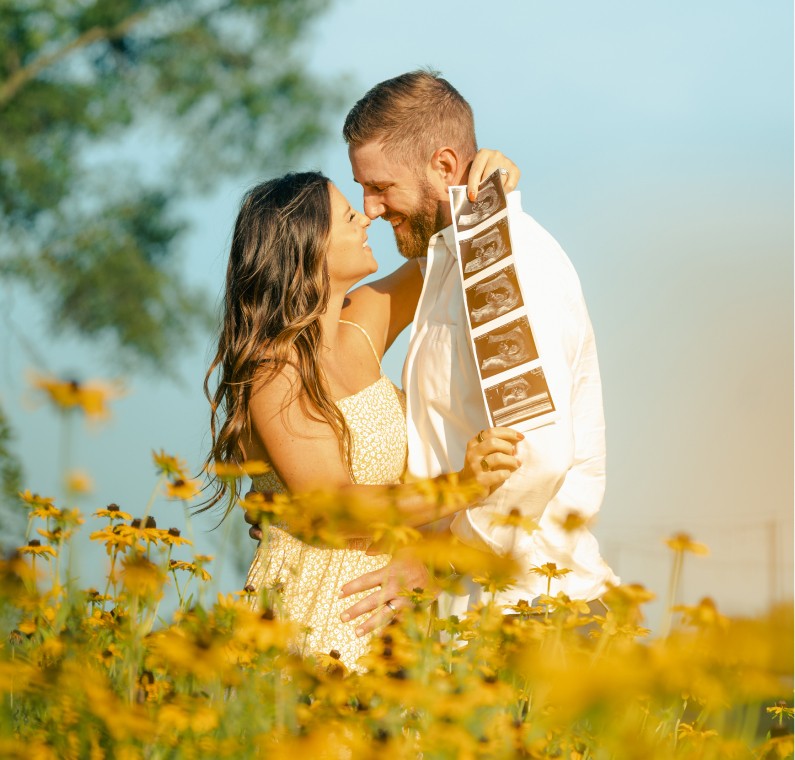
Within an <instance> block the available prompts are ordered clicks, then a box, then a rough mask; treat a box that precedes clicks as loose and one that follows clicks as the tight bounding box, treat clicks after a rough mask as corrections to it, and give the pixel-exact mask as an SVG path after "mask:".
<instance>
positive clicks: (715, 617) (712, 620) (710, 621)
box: [674, 596, 729, 628]
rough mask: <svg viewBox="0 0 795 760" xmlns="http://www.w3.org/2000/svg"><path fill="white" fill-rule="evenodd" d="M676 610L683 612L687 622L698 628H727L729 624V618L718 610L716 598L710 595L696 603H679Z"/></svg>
mask: <svg viewBox="0 0 795 760" xmlns="http://www.w3.org/2000/svg"><path fill="white" fill-rule="evenodd" d="M674 612H681V613H682V618H683V620H684V621H685V622H686V623H688V624H689V625H693V626H696V627H698V628H712V627H718V628H726V626H728V624H729V618H727V617H726V616H725V615H721V614H720V612H718V607H717V605H716V604H715V602H714V600H713V599H711V598H710V597H708V596H705V597H704V598H703V599H701V601H700V602H699V603H698V604H696V605H692V606H689V605H684V604H679V605H677V606H675V607H674Z"/></svg>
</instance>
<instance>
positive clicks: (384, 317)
mask: <svg viewBox="0 0 795 760" xmlns="http://www.w3.org/2000/svg"><path fill="white" fill-rule="evenodd" d="M421 291H422V272H421V271H420V262H419V260H418V259H411V260H410V261H407V262H406V263H405V264H403V265H402V266H400V267H398V268H397V269H396V270H395V271H394V272H392V273H391V274H388V275H387V276H386V277H381V278H380V279H378V280H374V281H372V282H368V283H367V284H366V285H360V286H359V287H358V288H355V289H354V290H352V291H351V292H350V293H348V295H347V296H346V297H345V304H344V305H343V307H342V318H343V319H349V320H350V321H351V322H356V323H358V324H360V325H361V326H362V327H363V328H364V329H365V330H366V331H367V334H368V335H369V336H370V337H371V339H372V340H373V342H374V344H375V348H376V350H377V351H378V352H379V354H380V356H383V355H384V354H385V353H386V352H387V349H388V348H389V347H390V346H391V345H392V343H394V341H395V338H397V336H398V335H400V333H401V332H403V330H404V329H405V328H406V327H407V326H408V325H409V324H410V323H411V321H412V320H413V319H414V312H415V310H416V308H417V301H419V298H420V292H421Z"/></svg>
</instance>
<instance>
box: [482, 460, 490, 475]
mask: <svg viewBox="0 0 795 760" xmlns="http://www.w3.org/2000/svg"><path fill="white" fill-rule="evenodd" d="M480 468H481V469H482V470H483V472H488V471H489V470H490V469H491V467H489V463H488V462H487V461H486V457H483V459H481V460H480Z"/></svg>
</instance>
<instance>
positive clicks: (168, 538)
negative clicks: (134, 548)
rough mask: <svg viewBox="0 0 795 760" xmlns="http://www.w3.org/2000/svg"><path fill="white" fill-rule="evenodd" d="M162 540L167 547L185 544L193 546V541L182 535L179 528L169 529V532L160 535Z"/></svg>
mask: <svg viewBox="0 0 795 760" xmlns="http://www.w3.org/2000/svg"><path fill="white" fill-rule="evenodd" d="M160 540H161V541H162V542H163V543H164V544H166V546H182V545H183V544H187V545H188V546H193V542H192V541H189V540H188V539H187V538H183V537H182V535H180V532H179V528H169V529H168V530H167V531H164V532H163V533H161V535H160Z"/></svg>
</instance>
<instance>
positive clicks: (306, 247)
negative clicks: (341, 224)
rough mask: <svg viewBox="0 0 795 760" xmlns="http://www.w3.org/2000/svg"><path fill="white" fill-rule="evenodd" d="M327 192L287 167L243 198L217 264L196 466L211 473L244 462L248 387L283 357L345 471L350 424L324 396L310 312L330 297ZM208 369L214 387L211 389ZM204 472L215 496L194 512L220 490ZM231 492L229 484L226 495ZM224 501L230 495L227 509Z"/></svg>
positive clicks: (315, 179)
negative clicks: (205, 448)
mask: <svg viewBox="0 0 795 760" xmlns="http://www.w3.org/2000/svg"><path fill="white" fill-rule="evenodd" d="M329 189H330V182H329V180H328V178H327V177H325V176H323V175H322V174H320V173H317V172H303V173H291V174H286V175H285V176H283V177H279V178H278V179H273V180H270V181H269V182H264V183H262V184H261V185H257V186H256V187H254V188H253V189H252V190H250V191H249V192H248V193H247V194H246V196H245V197H244V199H243V203H242V204H241V207H240V212H239V213H238V215H237V221H236V222H235V230H234V237H233V239H232V245H231V249H230V252H229V265H228V267H227V270H226V289H225V294H224V302H223V318H222V323H221V333H220V337H219V339H218V350H217V351H216V354H215V357H214V358H213V361H212V363H211V364H210V368H209V370H208V371H207V375H206V377H205V379H204V393H205V395H206V396H207V399H208V401H209V402H210V410H211V411H210V432H211V434H212V448H211V449H210V453H209V455H208V456H207V460H206V462H205V465H206V467H207V469H208V471H210V472H211V473H212V465H213V464H214V463H215V462H224V463H237V464H242V463H243V462H244V461H245V458H246V451H245V445H244V442H245V440H246V438H247V437H248V436H250V435H251V433H252V427H251V420H250V417H249V401H250V399H251V393H252V389H253V387H254V385H255V383H256V384H257V385H258V386H259V385H260V383H265V384H267V382H268V381H269V379H270V378H272V377H274V376H275V375H276V374H277V373H278V372H280V371H281V369H282V368H283V367H284V366H286V365H288V364H289V365H292V366H293V367H294V368H295V369H296V370H297V372H298V376H299V378H300V381H301V389H300V392H299V399H300V403H301V404H302V407H303V409H304V411H305V413H306V414H308V415H309V416H311V417H313V418H314V419H318V420H321V421H325V422H327V423H328V424H329V425H331V427H332V429H333V430H334V431H335V433H336V434H337V437H338V438H339V441H340V452H341V454H342V456H343V458H344V460H345V461H346V462H347V463H348V468H349V470H350V456H349V452H350V450H351V439H350V431H349V430H348V427H347V425H346V424H345V419H344V418H343V416H342V413H341V412H340V410H339V409H338V408H337V406H336V405H335V404H334V401H333V399H332V398H331V396H330V394H329V391H328V387H327V384H326V382H325V378H324V375H323V371H322V368H321V366H320V359H319V355H320V346H321V326H320V323H319V321H318V319H319V317H320V316H321V315H322V314H323V313H324V312H325V311H326V308H327V306H328V300H329V287H328V269H327V265H326V251H327V248H328V241H329V232H330V229H331V200H330V195H329ZM216 374H218V385H217V387H216V389H215V392H214V393H211V391H210V383H211V381H212V378H213V376H214V375H216ZM211 478H212V479H211V485H212V487H213V488H214V494H213V495H212V496H211V497H210V498H209V499H208V500H207V501H205V502H204V503H203V504H202V505H200V508H199V509H198V510H197V511H200V512H201V511H204V510H206V509H209V508H210V507H212V506H213V505H215V504H217V503H218V502H219V501H220V500H221V499H222V498H223V497H224V496H225V495H227V493H228V489H229V484H228V482H227V481H225V480H223V479H221V478H217V477H212V476H211ZM238 493H239V486H238V485H237V481H236V485H235V486H234V493H233V495H232V496H233V497H234V496H237V495H238ZM233 504H234V499H233V498H230V502H229V507H228V508H227V510H226V513H228V512H229V510H230V509H231V508H232V505H233Z"/></svg>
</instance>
